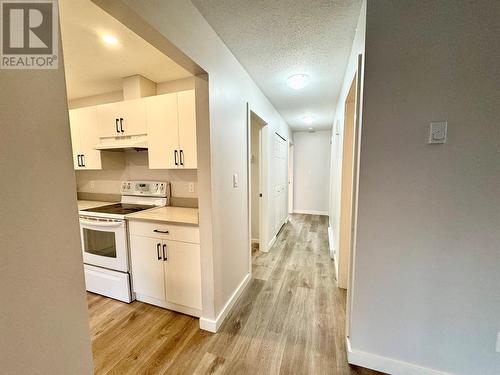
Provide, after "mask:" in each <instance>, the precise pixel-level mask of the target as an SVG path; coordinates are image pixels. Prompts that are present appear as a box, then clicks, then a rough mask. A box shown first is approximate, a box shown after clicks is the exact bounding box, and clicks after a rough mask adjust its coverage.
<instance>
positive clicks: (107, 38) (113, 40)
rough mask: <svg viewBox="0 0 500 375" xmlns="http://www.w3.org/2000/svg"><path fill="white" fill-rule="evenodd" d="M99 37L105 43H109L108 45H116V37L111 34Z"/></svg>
mask: <svg viewBox="0 0 500 375" xmlns="http://www.w3.org/2000/svg"><path fill="white" fill-rule="evenodd" d="M101 39H102V41H103V42H104V43H105V44H107V45H110V46H117V45H118V39H116V37H114V36H113V35H110V34H104V35H103V36H102V37H101Z"/></svg>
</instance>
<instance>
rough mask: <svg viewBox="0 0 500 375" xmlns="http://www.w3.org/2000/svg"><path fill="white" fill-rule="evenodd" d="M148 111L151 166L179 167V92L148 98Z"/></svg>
mask: <svg viewBox="0 0 500 375" xmlns="http://www.w3.org/2000/svg"><path fill="white" fill-rule="evenodd" d="M146 112H147V125H148V157H149V168H151V169H169V168H177V167H178V166H179V160H180V155H179V150H178V146H179V131H178V117H177V94H175V93H173V94H166V95H158V96H151V97H149V98H147V99H146Z"/></svg>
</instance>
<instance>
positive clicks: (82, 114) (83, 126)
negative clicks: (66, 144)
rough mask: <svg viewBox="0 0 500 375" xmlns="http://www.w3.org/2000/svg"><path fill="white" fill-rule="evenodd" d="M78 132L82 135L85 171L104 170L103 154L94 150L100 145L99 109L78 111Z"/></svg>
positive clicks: (81, 142)
mask: <svg viewBox="0 0 500 375" xmlns="http://www.w3.org/2000/svg"><path fill="white" fill-rule="evenodd" d="M76 111H78V119H79V121H78V131H79V134H80V147H81V152H80V153H81V154H82V155H83V164H84V168H83V169H102V163H101V152H100V151H97V150H94V147H95V146H96V145H97V144H98V143H99V127H98V124H97V107H86V108H80V109H78V110H76Z"/></svg>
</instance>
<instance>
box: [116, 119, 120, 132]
mask: <svg viewBox="0 0 500 375" xmlns="http://www.w3.org/2000/svg"><path fill="white" fill-rule="evenodd" d="M115 126H116V132H117V133H119V132H120V129H118V119H117V118H115Z"/></svg>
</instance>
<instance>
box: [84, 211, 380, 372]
mask: <svg viewBox="0 0 500 375" xmlns="http://www.w3.org/2000/svg"><path fill="white" fill-rule="evenodd" d="M253 276H254V277H253V280H252V281H251V283H250V284H249V286H248V288H247V289H246V291H245V293H244V294H243V295H242V296H241V298H240V299H239V301H238V303H237V304H236V306H235V307H234V309H233V311H232V313H231V314H230V315H229V316H228V318H227V320H226V322H225V323H224V325H223V326H222V327H221V329H220V330H219V332H218V333H217V334H211V333H209V332H205V331H201V330H199V329H198V320H197V319H194V318H191V317H188V316H185V315H180V314H177V313H173V312H170V311H168V310H164V309H161V308H157V307H154V306H150V305H146V304H143V303H140V302H134V303H132V304H130V305H127V304H124V303H121V302H117V301H113V300H110V299H107V298H103V297H101V296H97V295H94V294H88V302H89V313H90V327H91V337H92V346H93V352H94V366H95V371H96V373H99V374H103V373H115V374H122V373H151V374H157V373H172V374H173V373H175V374H179V373H182V374H193V373H196V374H207V373H217V374H220V373H225V374H242V373H248V374H278V373H283V374H292V373H293V374H377V373H376V372H374V371H370V370H366V369H362V368H357V367H354V366H352V367H349V366H348V365H347V358H346V351H345V338H344V327H345V299H346V293H345V291H342V290H340V289H338V288H336V287H335V275H334V265H333V262H332V260H330V258H329V256H328V239H327V217H326V216H313V215H299V214H295V215H292V216H291V221H290V222H288V223H287V224H286V225H285V226H284V228H283V230H282V232H281V234H280V236H279V237H278V240H277V241H276V243H275V244H274V246H273V247H272V249H271V251H270V252H269V253H267V254H266V253H260V252H258V251H254V253H253ZM103 317H104V318H103ZM174 317H175V319H174Z"/></svg>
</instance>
